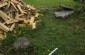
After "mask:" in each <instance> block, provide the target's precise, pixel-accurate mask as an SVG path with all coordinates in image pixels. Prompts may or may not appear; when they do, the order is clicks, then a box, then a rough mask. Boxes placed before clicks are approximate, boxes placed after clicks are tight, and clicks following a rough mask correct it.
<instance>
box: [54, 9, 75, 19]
mask: <svg viewBox="0 0 85 55" xmlns="http://www.w3.org/2000/svg"><path fill="white" fill-rule="evenodd" d="M72 13H74V11H58V12H55V15H56V17H60V18H66V17H67V16H69V15H71V14H72Z"/></svg>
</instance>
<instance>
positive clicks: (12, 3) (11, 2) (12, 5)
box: [11, 2, 18, 11]
mask: <svg viewBox="0 0 85 55" xmlns="http://www.w3.org/2000/svg"><path fill="white" fill-rule="evenodd" d="M11 4H12V6H13V7H14V8H15V10H16V11H18V9H17V7H16V6H15V5H14V3H13V2H11Z"/></svg>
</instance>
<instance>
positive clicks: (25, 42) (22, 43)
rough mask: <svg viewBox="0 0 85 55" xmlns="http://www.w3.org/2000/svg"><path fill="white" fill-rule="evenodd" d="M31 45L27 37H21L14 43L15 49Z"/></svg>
mask: <svg viewBox="0 0 85 55" xmlns="http://www.w3.org/2000/svg"><path fill="white" fill-rule="evenodd" d="M29 45H30V42H29V41H28V39H27V38H25V37H20V38H18V39H17V40H16V41H15V42H14V43H13V47H14V49H24V48H26V47H28V46H29Z"/></svg>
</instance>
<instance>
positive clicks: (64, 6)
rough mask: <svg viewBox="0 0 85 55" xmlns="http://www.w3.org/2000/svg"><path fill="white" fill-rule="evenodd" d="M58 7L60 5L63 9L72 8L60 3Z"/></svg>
mask: <svg viewBox="0 0 85 55" xmlns="http://www.w3.org/2000/svg"><path fill="white" fill-rule="evenodd" d="M60 7H61V8H62V9H64V10H73V8H72V7H70V6H67V5H64V4H60Z"/></svg>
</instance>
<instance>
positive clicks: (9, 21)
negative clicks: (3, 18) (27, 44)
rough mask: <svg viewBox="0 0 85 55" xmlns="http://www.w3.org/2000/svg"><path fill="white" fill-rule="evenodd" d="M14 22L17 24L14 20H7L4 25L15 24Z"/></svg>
mask: <svg viewBox="0 0 85 55" xmlns="http://www.w3.org/2000/svg"><path fill="white" fill-rule="evenodd" d="M15 22H18V20H16V19H13V20H8V21H7V22H6V23H7V24H12V23H15Z"/></svg>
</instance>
